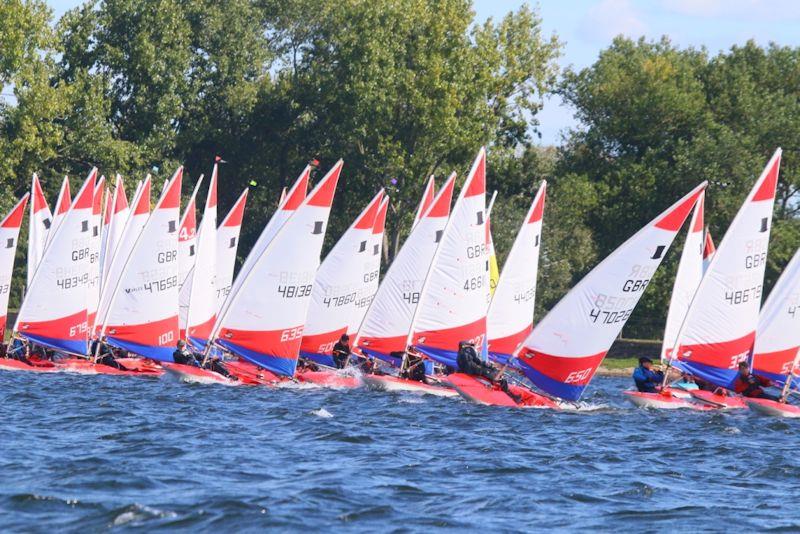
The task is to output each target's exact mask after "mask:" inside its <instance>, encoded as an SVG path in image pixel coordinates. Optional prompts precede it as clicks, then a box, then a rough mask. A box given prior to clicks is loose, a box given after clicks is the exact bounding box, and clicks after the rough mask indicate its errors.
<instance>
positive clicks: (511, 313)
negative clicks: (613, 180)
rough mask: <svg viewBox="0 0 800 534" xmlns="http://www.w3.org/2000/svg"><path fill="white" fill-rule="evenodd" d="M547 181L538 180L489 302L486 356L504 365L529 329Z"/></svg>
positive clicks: (533, 302) (534, 302)
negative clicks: (487, 351)
mask: <svg viewBox="0 0 800 534" xmlns="http://www.w3.org/2000/svg"><path fill="white" fill-rule="evenodd" d="M546 191H547V182H544V181H543V182H542V184H541V185H540V186H539V190H538V191H537V192H536V195H535V196H534V199H533V202H532V203H531V206H530V209H529V210H528V212H527V213H526V215H525V219H524V220H523V223H522V227H521V228H520V230H519V232H518V233H517V237H516V238H515V239H514V244H513V245H512V246H511V251H509V253H508V257H507V258H506V262H505V265H503V270H502V272H501V273H500V277H499V279H498V282H497V287H496V289H495V291H494V295H493V296H492V302H491V303H490V304H489V311H488V313H487V316H486V321H487V325H486V330H487V334H488V338H489V357H490V358H491V359H492V360H493V361H495V362H498V363H500V364H502V365H508V364H509V362H510V360H511V358H512V357H513V355H514V354H516V352H517V350H518V349H519V348H520V347H521V346H522V342H523V341H525V338H526V337H528V334H530V332H531V330H533V310H534V306H535V304H536V276H537V274H538V266H539V248H540V246H541V234H542V217H543V215H544V202H545V195H546Z"/></svg>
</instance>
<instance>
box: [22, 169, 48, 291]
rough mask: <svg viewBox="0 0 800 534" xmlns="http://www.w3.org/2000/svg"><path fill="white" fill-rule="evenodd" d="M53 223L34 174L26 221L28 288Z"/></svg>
mask: <svg viewBox="0 0 800 534" xmlns="http://www.w3.org/2000/svg"><path fill="white" fill-rule="evenodd" d="M52 223H53V215H52V213H50V207H49V206H48V205H47V200H45V198H44V193H43V192H42V186H41V184H40V183H39V177H38V176H37V175H36V173H34V174H33V178H32V179H31V213H30V218H29V219H28V282H27V285H28V287H30V285H31V280H33V275H34V273H35V272H36V267H38V266H39V262H40V261H42V256H43V255H44V248H45V245H46V243H47V234H48V232H49V231H50V227H51V226H52Z"/></svg>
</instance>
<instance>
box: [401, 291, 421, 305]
mask: <svg viewBox="0 0 800 534" xmlns="http://www.w3.org/2000/svg"><path fill="white" fill-rule="evenodd" d="M403 300H405V301H406V302H408V303H409V304H418V303H419V291H413V292H405V291H404V292H403Z"/></svg>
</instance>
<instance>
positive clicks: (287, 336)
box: [281, 326, 303, 341]
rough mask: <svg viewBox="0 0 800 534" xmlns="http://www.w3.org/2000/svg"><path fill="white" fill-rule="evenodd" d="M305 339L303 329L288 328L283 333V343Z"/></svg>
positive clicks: (300, 327)
mask: <svg viewBox="0 0 800 534" xmlns="http://www.w3.org/2000/svg"><path fill="white" fill-rule="evenodd" d="M301 337H303V327H302V326H296V327H294V328H288V329H286V330H284V331H283V332H281V341H292V340H295V339H300V338H301Z"/></svg>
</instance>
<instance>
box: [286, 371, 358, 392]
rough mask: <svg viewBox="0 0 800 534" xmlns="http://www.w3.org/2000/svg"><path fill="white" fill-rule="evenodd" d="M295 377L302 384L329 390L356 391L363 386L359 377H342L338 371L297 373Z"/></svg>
mask: <svg viewBox="0 0 800 534" xmlns="http://www.w3.org/2000/svg"><path fill="white" fill-rule="evenodd" d="M295 377H296V378H297V379H298V380H299V381H300V382H307V383H310V384H316V385H318V386H322V387H327V388H337V389H354V388H357V387H361V385H362V382H361V379H360V378H359V377H357V376H348V375H342V374H339V373H337V372H336V371H298V372H297V373H295Z"/></svg>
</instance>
